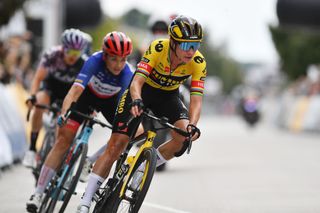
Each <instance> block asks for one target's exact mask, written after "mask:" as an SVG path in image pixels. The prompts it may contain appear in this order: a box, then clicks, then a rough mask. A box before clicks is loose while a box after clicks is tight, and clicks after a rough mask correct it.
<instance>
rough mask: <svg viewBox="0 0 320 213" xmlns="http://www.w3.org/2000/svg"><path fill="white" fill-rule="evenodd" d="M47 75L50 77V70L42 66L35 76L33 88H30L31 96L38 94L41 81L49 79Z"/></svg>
mask: <svg viewBox="0 0 320 213" xmlns="http://www.w3.org/2000/svg"><path fill="white" fill-rule="evenodd" d="M47 75H48V70H47V69H46V68H45V67H43V66H41V65H40V66H39V67H38V69H37V71H36V73H35V75H34V78H33V81H32V84H31V88H30V94H31V95H35V94H36V93H37V92H38V90H39V87H40V83H41V81H43V80H44V79H45V78H46V77H47Z"/></svg>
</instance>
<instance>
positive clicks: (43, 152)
mask: <svg viewBox="0 0 320 213" xmlns="http://www.w3.org/2000/svg"><path fill="white" fill-rule="evenodd" d="M33 106H34V107H37V108H39V109H45V110H48V111H49V114H48V115H46V114H45V115H46V116H45V115H44V116H43V126H44V129H45V136H44V138H43V142H42V145H41V148H40V150H39V151H38V152H37V156H36V167H35V168H32V174H33V176H34V178H35V180H36V184H37V182H38V178H39V175H40V170H41V168H42V165H43V163H44V161H45V160H46V157H47V155H48V154H49V152H50V150H51V148H52V146H53V144H54V142H55V127H56V118H57V115H58V114H59V113H60V106H61V104H60V103H59V102H58V101H56V102H53V103H52V104H51V105H44V104H34V105H33ZM30 112H31V109H29V110H28V113H27V121H29V120H30Z"/></svg>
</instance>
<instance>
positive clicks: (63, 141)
mask: <svg viewBox="0 0 320 213" xmlns="http://www.w3.org/2000/svg"><path fill="white" fill-rule="evenodd" d="M69 121H70V120H69ZM69 121H68V124H67V125H65V126H64V127H62V128H58V134H57V139H56V142H55V144H54V146H53V147H52V149H51V151H50V152H49V154H48V156H47V158H46V161H45V163H44V165H43V166H42V168H41V172H40V176H39V180H38V183H37V186H36V189H35V192H34V194H33V195H32V196H31V198H30V200H29V201H28V202H27V209H30V206H32V208H35V209H38V208H39V205H40V203H39V202H38V201H37V202H36V203H35V201H34V198H39V197H40V198H41V196H42V194H43V193H44V190H45V188H46V187H47V185H48V183H49V182H50V180H51V179H52V178H53V177H54V176H55V174H56V170H57V168H58V167H59V166H60V164H61V163H62V159H63V156H64V154H65V153H66V152H67V150H68V148H69V146H70V144H71V142H72V140H73V138H74V137H75V135H76V130H77V128H78V127H79V124H78V123H77V124H75V123H76V122H73V123H72V122H71V121H70V122H69ZM76 125H78V126H76ZM71 127H73V128H71Z"/></svg>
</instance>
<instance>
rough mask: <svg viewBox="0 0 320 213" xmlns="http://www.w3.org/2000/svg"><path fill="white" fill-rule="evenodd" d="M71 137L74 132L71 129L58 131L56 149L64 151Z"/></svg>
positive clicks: (68, 145)
mask: <svg viewBox="0 0 320 213" xmlns="http://www.w3.org/2000/svg"><path fill="white" fill-rule="evenodd" d="M73 138H74V134H73V133H72V132H71V131H64V130H62V131H59V133H58V136H57V140H56V142H55V148H56V149H57V151H61V152H65V151H66V150H67V149H68V148H69V147H70V144H71V142H72V140H73Z"/></svg>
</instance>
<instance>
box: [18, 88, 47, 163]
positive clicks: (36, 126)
mask: <svg viewBox="0 0 320 213" xmlns="http://www.w3.org/2000/svg"><path fill="white" fill-rule="evenodd" d="M36 96H37V98H36V99H37V103H38V104H49V103H50V96H49V94H48V93H47V92H46V91H40V92H38V93H37V94H36ZM43 111H44V110H43V109H39V108H36V107H34V109H33V112H32V116H31V133H30V146H29V150H28V151H27V153H26V155H25V156H24V159H23V165H25V166H26V167H30V168H33V167H35V166H36V160H35V156H36V152H37V148H36V145H37V144H36V143H37V139H38V135H39V131H40V129H41V127H42V114H43Z"/></svg>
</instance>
